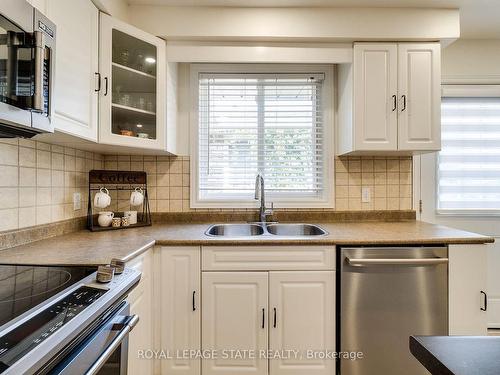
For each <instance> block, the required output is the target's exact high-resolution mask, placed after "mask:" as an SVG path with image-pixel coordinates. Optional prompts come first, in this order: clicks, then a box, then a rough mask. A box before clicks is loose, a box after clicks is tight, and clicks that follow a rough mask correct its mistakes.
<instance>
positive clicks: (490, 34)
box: [126, 0, 500, 39]
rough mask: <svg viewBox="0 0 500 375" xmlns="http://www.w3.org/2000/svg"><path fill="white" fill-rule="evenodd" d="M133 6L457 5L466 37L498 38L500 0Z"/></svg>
mask: <svg viewBox="0 0 500 375" xmlns="http://www.w3.org/2000/svg"><path fill="white" fill-rule="evenodd" d="M126 1H127V2H128V3H129V4H134V5H165V6H228V7H249V6H250V7H381V8H384V7H405V8H459V9H460V29H461V30H460V31H461V36H462V38H466V39H500V0H250V1H249V0H126Z"/></svg>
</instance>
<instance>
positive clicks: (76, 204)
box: [73, 193, 82, 211]
mask: <svg viewBox="0 0 500 375" xmlns="http://www.w3.org/2000/svg"><path fill="white" fill-rule="evenodd" d="M81 208H82V195H81V194H80V193H73V210H74V211H77V210H80V209H81Z"/></svg>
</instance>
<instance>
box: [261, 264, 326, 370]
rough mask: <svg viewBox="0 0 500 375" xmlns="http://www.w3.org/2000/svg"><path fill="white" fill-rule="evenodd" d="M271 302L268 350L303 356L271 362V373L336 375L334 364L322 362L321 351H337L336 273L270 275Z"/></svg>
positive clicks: (278, 273)
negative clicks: (289, 351)
mask: <svg viewBox="0 0 500 375" xmlns="http://www.w3.org/2000/svg"><path fill="white" fill-rule="evenodd" d="M269 301H270V310H271V311H270V314H269V322H270V327H271V328H270V332H269V348H270V349H271V350H272V351H274V352H276V351H282V350H284V351H288V350H291V351H299V352H298V353H297V354H298V355H299V356H301V357H296V356H295V355H292V356H290V357H288V356H286V357H284V358H282V359H274V360H272V361H269V366H270V371H269V373H270V374H280V375H302V374H310V375H314V374H317V375H327V374H328V375H331V374H333V373H334V372H335V361H333V360H331V359H322V358H321V357H320V356H319V353H318V352H319V351H322V350H328V351H329V352H333V351H334V350H335V273H334V272H333V271H293V272H270V273H269ZM308 351H309V352H308Z"/></svg>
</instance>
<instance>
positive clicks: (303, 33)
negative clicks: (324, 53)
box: [129, 5, 460, 42]
mask: <svg viewBox="0 0 500 375" xmlns="http://www.w3.org/2000/svg"><path fill="white" fill-rule="evenodd" d="M129 17H130V21H131V23H132V24H134V25H135V26H137V27H139V28H142V29H144V30H146V31H148V32H150V33H152V34H154V35H158V36H161V37H166V38H167V39H170V40H172V39H181V40H186V39H188V40H253V41H259V40H268V41H269V40H274V41H301V40H302V41H305V40H307V41H309V40H315V41H318V42H324V41H342V40H344V41H352V40H440V39H456V38H458V37H459V35H460V22H459V12H458V10H457V9H409V8H405V9H401V8H231V7H166V6H141V5H131V6H130V7H129Z"/></svg>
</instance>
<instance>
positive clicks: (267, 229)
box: [205, 223, 326, 237]
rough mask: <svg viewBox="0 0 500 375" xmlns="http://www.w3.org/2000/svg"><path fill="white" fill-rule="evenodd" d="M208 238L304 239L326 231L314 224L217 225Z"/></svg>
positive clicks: (212, 228)
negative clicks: (271, 237)
mask: <svg viewBox="0 0 500 375" xmlns="http://www.w3.org/2000/svg"><path fill="white" fill-rule="evenodd" d="M205 234H206V235H208V236H214V237H219V236H223V237H249V236H269V235H271V236H282V237H303V236H322V235H324V234H326V231H325V230H323V229H322V228H321V227H319V226H317V225H314V224H294V223H289V224H288V223H286V224H278V223H276V224H264V223H262V224H260V223H248V224H215V225H212V226H210V227H209V228H208V229H207V231H206V232H205Z"/></svg>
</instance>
